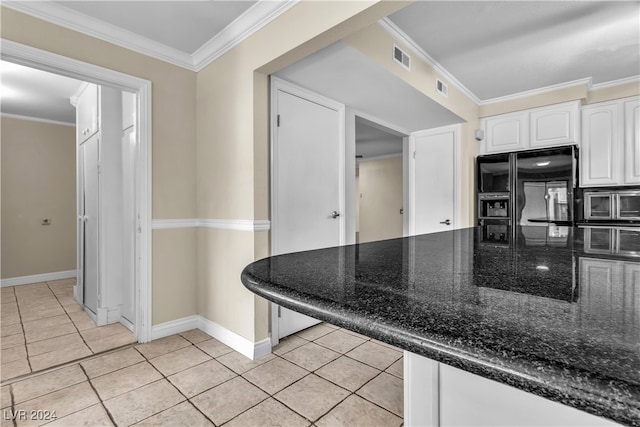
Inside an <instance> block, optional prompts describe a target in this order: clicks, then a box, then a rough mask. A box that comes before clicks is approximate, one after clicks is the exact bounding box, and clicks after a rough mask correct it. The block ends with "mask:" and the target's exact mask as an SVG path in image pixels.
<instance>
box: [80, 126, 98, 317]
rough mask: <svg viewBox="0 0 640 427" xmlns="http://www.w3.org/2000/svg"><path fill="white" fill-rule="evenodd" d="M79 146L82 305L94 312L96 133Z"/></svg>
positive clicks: (95, 291)
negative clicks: (81, 204) (82, 224)
mask: <svg viewBox="0 0 640 427" xmlns="http://www.w3.org/2000/svg"><path fill="white" fill-rule="evenodd" d="M80 149H81V151H82V170H83V174H82V175H83V193H84V194H83V197H82V200H83V201H84V206H83V208H84V215H83V222H84V233H83V235H84V242H83V243H84V244H83V247H84V260H83V261H84V262H83V267H84V269H83V275H84V277H83V283H84V305H85V307H86V308H88V309H89V310H91V311H92V312H93V313H96V311H97V308H98V282H99V267H98V265H99V264H98V255H99V249H98V242H99V240H98V234H99V233H98V227H99V222H98V212H99V200H100V199H99V191H100V188H99V181H100V175H99V174H100V171H99V168H98V161H99V153H100V140H99V139H98V135H94V136H93V137H91V138H89V139H88V140H87V141H85V142H84V143H83V144H82V145H81V146H80Z"/></svg>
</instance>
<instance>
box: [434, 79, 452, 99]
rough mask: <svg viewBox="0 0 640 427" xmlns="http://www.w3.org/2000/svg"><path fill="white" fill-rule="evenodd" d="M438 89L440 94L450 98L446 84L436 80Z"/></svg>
mask: <svg viewBox="0 0 640 427" xmlns="http://www.w3.org/2000/svg"><path fill="white" fill-rule="evenodd" d="M436 89H437V91H438V92H440V93H441V94H443V95H444V96H447V97H448V96H449V88H448V87H447V85H446V84H444V82H443V81H442V80H440V79H436Z"/></svg>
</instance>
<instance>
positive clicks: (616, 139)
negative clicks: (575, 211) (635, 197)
mask: <svg viewBox="0 0 640 427" xmlns="http://www.w3.org/2000/svg"><path fill="white" fill-rule="evenodd" d="M619 122H620V105H619V104H618V103H615V102H614V103H607V104H604V105H603V104H597V105H591V106H588V107H584V108H583V109H582V144H581V147H580V159H581V164H580V166H581V168H580V172H581V173H580V185H581V186H583V187H593V186H598V185H604V186H606V185H616V184H618V183H619V182H620V181H621V178H622V176H621V175H622V170H621V168H619V167H616V166H617V165H618V164H619V163H620V158H621V157H620V154H621V153H620V149H621V148H622V147H621V145H620V136H621V135H620V125H619Z"/></svg>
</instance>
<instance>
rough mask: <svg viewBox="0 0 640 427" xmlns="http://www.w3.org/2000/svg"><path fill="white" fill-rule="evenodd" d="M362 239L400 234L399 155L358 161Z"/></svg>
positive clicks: (366, 240)
mask: <svg viewBox="0 0 640 427" xmlns="http://www.w3.org/2000/svg"><path fill="white" fill-rule="evenodd" d="M359 169H360V172H359V185H358V187H359V198H358V201H359V202H360V203H359V204H360V209H359V212H360V214H359V216H360V221H359V226H360V236H359V241H360V242H361V243H365V242H371V241H374V240H384V239H393V238H396V237H402V215H401V214H400V209H402V156H397V157H392V158H388V159H372V160H366V161H361V162H360V168H359Z"/></svg>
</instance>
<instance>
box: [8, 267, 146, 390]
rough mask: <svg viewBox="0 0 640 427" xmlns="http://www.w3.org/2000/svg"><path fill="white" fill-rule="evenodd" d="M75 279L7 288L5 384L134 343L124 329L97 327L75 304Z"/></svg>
mask: <svg viewBox="0 0 640 427" xmlns="http://www.w3.org/2000/svg"><path fill="white" fill-rule="evenodd" d="M75 283H76V280H75V279H62V280H54V281H50V282H41V283H33V284H29V285H20V286H11V287H6V288H2V290H1V292H2V294H1V301H2V309H1V313H2V320H1V337H2V369H1V371H0V380H1V381H3V382H4V381H5V380H8V379H11V378H16V377H19V376H22V375H26V374H29V373H31V372H38V371H42V370H44V369H48V368H51V367H54V366H58V365H61V364H64V363H67V362H71V361H74V360H79V359H82V358H84V357H87V356H92V355H94V354H97V353H101V352H104V351H107V350H111V349H114V348H118V347H121V346H124V345H127V344H131V343H133V342H135V339H134V336H133V334H132V333H131V331H129V330H128V329H127V328H126V327H125V326H123V325H122V324H120V323H114V324H110V325H107V326H102V327H96V324H95V322H94V321H93V320H92V319H91V318H90V317H89V315H87V313H85V312H84V311H83V309H82V306H80V305H79V304H78V303H77V302H76V301H75V300H74V298H73V286H74V285H75Z"/></svg>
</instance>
